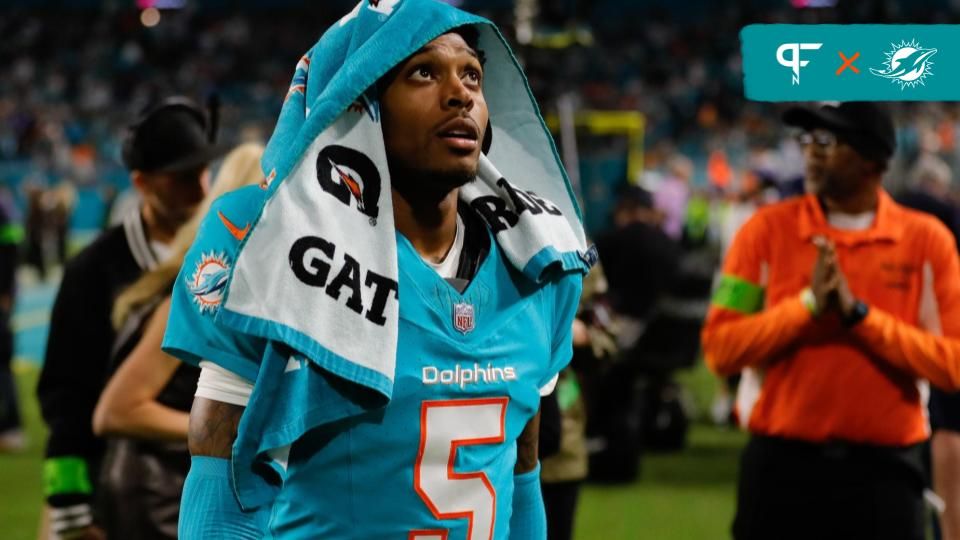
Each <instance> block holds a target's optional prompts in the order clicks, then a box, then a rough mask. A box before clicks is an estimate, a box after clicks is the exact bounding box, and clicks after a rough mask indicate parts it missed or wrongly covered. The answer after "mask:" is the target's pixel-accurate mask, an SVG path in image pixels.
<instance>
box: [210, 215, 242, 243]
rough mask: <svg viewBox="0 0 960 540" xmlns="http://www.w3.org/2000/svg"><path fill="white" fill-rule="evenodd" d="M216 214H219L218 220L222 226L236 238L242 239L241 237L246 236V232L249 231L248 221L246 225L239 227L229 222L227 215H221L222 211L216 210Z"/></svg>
mask: <svg viewBox="0 0 960 540" xmlns="http://www.w3.org/2000/svg"><path fill="white" fill-rule="evenodd" d="M217 215H218V216H220V221H222V222H223V226H224V227H226V228H227V230H228V231H230V234H232V235H233V237H234V238H236V239H237V240H240V241H243V239H244V238H245V237H246V236H247V233H248V232H250V224H249V223H247V226H246V227H244V228H242V229H241V228H239V227H237V226H236V225H234V224H233V223H231V222H230V220H229V219H227V216H225V215H223V212H221V211H219V210H217Z"/></svg>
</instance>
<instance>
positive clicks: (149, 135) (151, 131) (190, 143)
mask: <svg viewBox="0 0 960 540" xmlns="http://www.w3.org/2000/svg"><path fill="white" fill-rule="evenodd" d="M211 117H213V118H211ZM215 117H216V114H215V109H214V108H211V112H210V114H208V113H207V111H204V110H203V109H201V108H199V107H198V106H197V105H195V104H194V103H193V102H192V101H190V100H189V99H187V98H182V97H173V98H168V99H166V100H164V101H163V102H161V103H160V104H159V105H157V106H155V107H153V108H151V109H149V110H148V111H147V112H146V113H144V114H143V115H141V117H140V119H139V120H137V122H135V123H134V124H133V125H131V126H130V130H129V132H128V133H127V139H126V140H125V141H124V146H123V162H124V164H125V165H126V166H127V168H128V169H130V170H139V171H144V172H181V171H186V170H190V169H193V168H197V167H200V166H203V165H206V164H208V163H210V162H211V161H213V160H215V159H217V158H219V157H220V156H222V155H224V154H225V153H226V152H227V150H228V147H226V146H223V145H218V144H216V120H215Z"/></svg>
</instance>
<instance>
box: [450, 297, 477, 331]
mask: <svg viewBox="0 0 960 540" xmlns="http://www.w3.org/2000/svg"><path fill="white" fill-rule="evenodd" d="M453 327H454V328H456V329H457V331H458V332H460V333H461V334H466V333H467V332H470V331H471V330H473V327H474V318H473V305H472V304H454V305H453Z"/></svg>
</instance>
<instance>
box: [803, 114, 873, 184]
mask: <svg viewBox="0 0 960 540" xmlns="http://www.w3.org/2000/svg"><path fill="white" fill-rule="evenodd" d="M800 142H801V145H802V147H803V155H804V158H805V169H806V171H805V172H806V175H805V177H804V187H805V188H806V191H807V193H812V194H814V195H818V196H824V197H831V198H846V197H849V196H851V195H854V194H856V193H857V192H859V191H860V190H862V189H865V188H867V187H868V186H870V180H871V167H874V165H872V164H871V163H869V162H868V161H867V160H866V159H864V158H863V157H862V156H861V155H860V153H859V152H857V151H856V150H854V149H853V147H852V146H850V145H849V144H846V143H844V142H843V141H842V140H839V139H837V137H836V135H834V134H833V133H831V132H829V131H826V130H821V129H816V130H813V131H811V132H808V133H804V134H803V135H801V137H800Z"/></svg>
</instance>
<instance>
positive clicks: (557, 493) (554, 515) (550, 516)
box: [541, 481, 581, 540]
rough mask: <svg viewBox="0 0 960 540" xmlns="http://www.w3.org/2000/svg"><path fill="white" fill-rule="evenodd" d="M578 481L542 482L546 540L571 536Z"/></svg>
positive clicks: (575, 509) (563, 538)
mask: <svg viewBox="0 0 960 540" xmlns="http://www.w3.org/2000/svg"><path fill="white" fill-rule="evenodd" d="M580 484H581V482H580V481H573V482H544V483H543V484H541V486H542V488H541V489H542V490H543V505H544V506H545V507H546V509H547V540H570V539H571V538H573V516H574V514H576V511H577V496H578V495H579V494H580Z"/></svg>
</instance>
